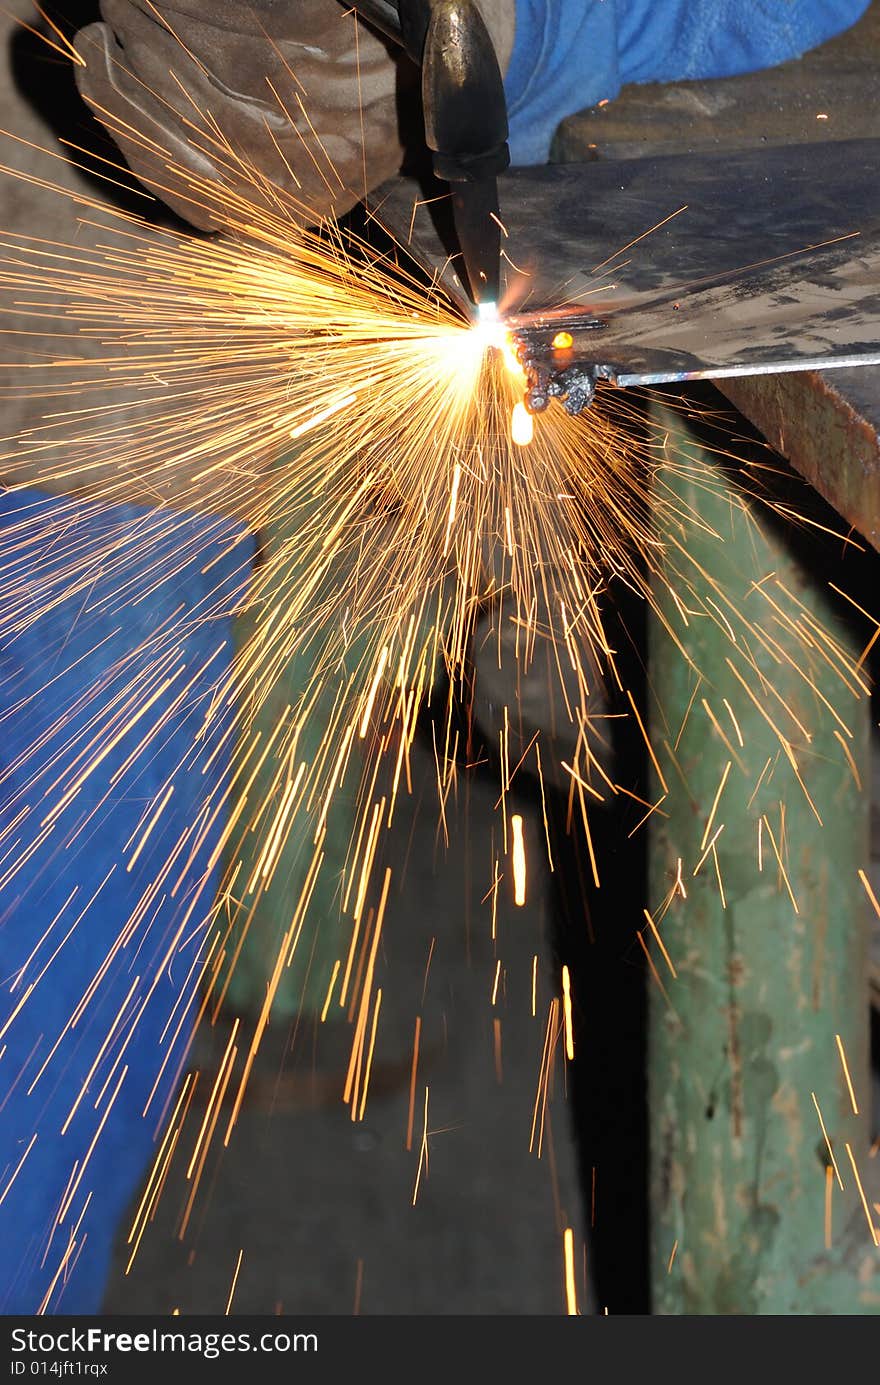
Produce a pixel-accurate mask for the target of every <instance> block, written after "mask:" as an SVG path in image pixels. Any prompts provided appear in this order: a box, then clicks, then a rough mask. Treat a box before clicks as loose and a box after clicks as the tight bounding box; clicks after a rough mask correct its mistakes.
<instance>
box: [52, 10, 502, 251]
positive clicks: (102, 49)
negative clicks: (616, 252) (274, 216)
mask: <svg viewBox="0 0 880 1385" xmlns="http://www.w3.org/2000/svg"><path fill="white" fill-rule="evenodd" d="M479 4H480V9H481V11H482V13H483V17H484V19H485V21H486V24H487V27H488V28H489V30H490V33H491V34H492V37H493V40H494V42H495V46H496V50H497V52H498V57H499V61H500V63H501V65H502V69H504V68H505V67H506V65H507V63H508V61H509V58H510V53H511V50H512V47H513V32H514V22H515V0H479ZM101 13H102V15H103V18H104V21H105V22H104V23H100V24H90V25H88V26H87V27H86V28H84V29H82V30H80V32H79V34H78V35H77V37H76V50H77V52H78V54H79V55H80V57H81V58H82V59H83V60H84V61H85V63H86V66H85V67H77V69H76V76H77V83H78V86H79V90H80V93H81V94H82V96H83V97H84V98H85V100H86V101H87V102H88V103H89V105H90V106H91V108H92V110H93V112H94V114H95V115H96V116H97V118H98V119H99V120H100V121H101V122H102V124H103V125H104V126H105V127H106V128H107V130H108V131H109V133H110V134H111V135H112V136H113V138H114V139H115V141H116V143H117V144H118V145H119V147H120V149H121V150H122V152H123V154H124V155H125V158H126V161H127V162H128V164H129V166H130V167H131V169H132V171H133V172H134V173H135V175H136V176H137V177H138V178H139V179H140V180H141V182H143V183H145V184H146V185H147V186H148V187H149V188H150V190H151V191H152V192H155V193H156V194H157V195H158V196H160V197H161V198H162V200H163V201H165V202H167V203H168V205H169V206H171V207H172V208H173V209H174V210H175V211H176V212H177V213H178V214H179V215H180V216H182V217H183V218H184V219H185V220H187V221H189V222H191V223H192V224H193V225H195V226H199V227H202V228H203V229H205V230H218V229H221V228H222V227H223V226H224V224H226V223H228V222H234V221H235V220H236V219H237V217H236V213H235V198H236V194H238V195H239V196H241V197H242V198H243V199H244V202H245V204H246V205H248V206H252V205H253V204H254V202H255V201H256V202H257V203H260V204H262V205H263V206H268V207H271V206H272V205H275V206H277V204H278V198H279V191H278V190H280V192H281V195H282V197H283V201H284V204H285V207H286V210H287V211H288V212H289V213H291V214H293V215H294V216H295V217H296V218H297V219H299V220H301V221H303V222H304V223H306V224H314V223H316V222H317V221H319V220H320V219H321V218H322V217H324V216H326V215H327V214H329V213H335V214H336V215H342V214H343V213H344V212H346V211H348V210H349V209H350V208H351V207H352V206H354V204H355V203H356V202H357V201H359V200H360V198H361V197H363V196H364V195H365V193H366V192H367V191H369V190H370V189H371V188H374V187H376V186H378V184H379V183H381V182H384V181H385V179H387V178H389V177H391V176H392V175H393V174H394V173H396V172H397V171H398V169H399V168H400V164H401V159H402V155H403V144H402V141H401V135H400V131H399V114H398V94H399V92H401V91H402V90H404V89H405V87H406V85H407V84H408V85H410V86H414V85H415V84H417V82H418V73H417V72H416V70H415V69H414V68H413V67H412V65H411V64H409V63H408V61H407V60H406V58H405V57H404V56H403V55H402V53H401V52H400V51H399V50H398V49H397V48H396V47H395V46H394V45H393V44H392V43H390V42H389V41H387V40H385V39H384V38H383V37H382V36H381V35H377V34H376V33H375V32H374V31H372V30H371V29H370V28H369V27H368V26H367V25H366V24H364V23H362V22H361V21H360V20H358V19H356V18H355V16H354V14H353V13H352V12H351V10H350V9H349V10H346V9H344V8H343V5H342V4H341V3H339V0H242V3H240V4H230V3H223V0H214V3H208V0H156V2H155V3H151V0H101ZM264 180H267V183H268V186H267V185H266V183H265V182H264ZM365 183H366V186H365ZM218 184H219V185H220V186H219V187H218ZM261 185H262V186H261Z"/></svg>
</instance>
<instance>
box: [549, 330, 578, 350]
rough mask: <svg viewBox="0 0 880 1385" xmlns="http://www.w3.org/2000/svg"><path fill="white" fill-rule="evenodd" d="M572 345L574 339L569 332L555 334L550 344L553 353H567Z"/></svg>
mask: <svg viewBox="0 0 880 1385" xmlns="http://www.w3.org/2000/svg"><path fill="white" fill-rule="evenodd" d="M573 345H574V337H573V336H572V335H571V332H557V333H556V336H555V337H554V338H553V342H552V346H553V350H554V351H568V350H569V349H570V348H571V347H572V346H573Z"/></svg>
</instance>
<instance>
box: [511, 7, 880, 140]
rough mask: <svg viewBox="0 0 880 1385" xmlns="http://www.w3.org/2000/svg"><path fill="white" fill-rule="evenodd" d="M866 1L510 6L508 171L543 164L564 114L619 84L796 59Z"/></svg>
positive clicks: (729, 72)
mask: <svg viewBox="0 0 880 1385" xmlns="http://www.w3.org/2000/svg"><path fill="white" fill-rule="evenodd" d="M867 7H868V0H517V2H516V36H515V40H514V47H513V54H512V56H511V61H510V66H509V68H508V72H507V77H506V79H505V84H504V85H505V91H506V94H507V104H508V113H509V117H510V152H511V158H512V160H513V162H514V163H515V164H535V163H543V162H544V161H545V160H546V159H547V157H548V155H549V152H550V142H551V140H552V138H553V134H554V132H555V130H556V127H557V125H558V124H559V122H560V121H561V120H564V119H565V117H566V116H568V115H572V114H573V113H574V112H575V111H579V110H583V109H584V108H585V107H587V106H594V105H596V103H597V102H599V101H602V100H605V99H608V100H611V99H612V98H613V97H615V96H616V95H617V93H618V92H619V90H620V88H621V86H622V85H623V84H624V83H625V82H671V81H683V80H685V79H688V78H691V79H695V78H709V77H730V76H734V75H735V74H737V73H740V72H753V71H755V70H757V69H759V68H763V67H773V66H774V65H775V64H776V63H781V62H785V61H786V60H787V59H788V58H794V57H798V56H799V55H800V54H801V53H805V52H807V50H808V49H810V48H814V47H815V46H816V45H817V44H819V43H824V41H825V40H826V39H829V38H832V37H833V35H835V34H839V33H841V32H842V31H843V30H844V29H848V28H849V27H850V25H852V24H854V23H855V22H856V20H857V19H859V18H860V17H861V16H862V14H864V12H865V10H866V9H867Z"/></svg>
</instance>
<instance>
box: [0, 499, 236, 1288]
mask: <svg viewBox="0 0 880 1385" xmlns="http://www.w3.org/2000/svg"><path fill="white" fill-rule="evenodd" d="M252 554H253V544H252V541H251V539H250V538H249V537H247V536H246V535H245V533H244V532H243V531H242V530H241V529H240V528H239V527H237V526H236V525H234V524H232V523H231V522H230V521H228V520H223V519H216V518H194V517H182V516H180V515H172V514H170V513H168V512H162V511H145V510H141V509H139V508H136V507H133V506H112V507H109V508H108V507H102V508H101V509H100V510H99V509H98V508H97V507H96V506H94V505H89V504H88V503H83V502H80V501H72V500H65V499H56V498H49V497H46V496H42V495H39V494H37V493H34V492H29V493H18V494H15V495H7V496H4V497H2V498H0V882H2V889H0V1029H2V1028H3V1026H4V1025H5V1024H6V1021H7V1019H8V1017H9V1016H10V1015H11V1014H13V1012H14V1011H15V1009H16V1006H17V1005H18V1004H19V1002H20V1001H21V999H22V996H23V995H25V994H26V992H27V988H28V986H29V985H31V984H34V983H36V984H35V987H34V990H33V992H32V993H31V994H30V995H29V996H28V997H27V999H26V1000H25V1002H24V1004H23V1005H22V1006H21V1009H20V1011H19V1013H18V1014H17V1015H16V1016H15V1018H14V1019H13V1020H12V1022H11V1024H9V1027H8V1029H7V1030H6V1033H5V1034H4V1035H3V1038H2V1039H0V1050H2V1057H0V1106H2V1111H0V1200H2V1202H0V1247H2V1251H0V1311H2V1312H5V1313H13V1312H25V1313H29V1312H33V1311H34V1310H35V1309H36V1308H37V1307H38V1306H39V1304H40V1302H41V1301H42V1299H43V1296H44V1295H45V1293H46V1292H47V1289H48V1288H49V1286H50V1285H51V1283H52V1279H53V1277H54V1276H55V1275H56V1274H57V1272H58V1269H59V1265H60V1264H61V1262H62V1260H63V1258H64V1255H65V1252H66V1251H67V1248H68V1246H69V1245H70V1243H71V1239H73V1240H74V1241H75V1245H74V1246H73V1249H72V1251H71V1253H70V1257H69V1264H72V1263H73V1261H74V1260H76V1265H75V1268H74V1270H73V1272H72V1273H69V1274H68V1273H67V1272H66V1271H65V1272H62V1274H61V1275H60V1276H59V1277H58V1280H57V1283H56V1286H55V1289H54V1292H53V1293H52V1295H51V1300H50V1302H49V1304H48V1308H49V1311H61V1312H65V1313H92V1312H96V1311H97V1310H98V1309H99V1307H100V1303H101V1297H102V1292H103V1287H104V1284H105V1281H106V1276H107V1271H108V1266H109V1261H110V1252H111V1245H112V1240H113V1236H114V1233H115V1231H116V1229H117V1227H118V1225H119V1224H120V1222H121V1220H122V1217H123V1214H124V1212H125V1209H126V1206H127V1205H128V1203H129V1201H130V1199H131V1198H132V1196H133V1194H134V1192H135V1189H136V1186H137V1184H138V1182H139V1180H140V1179H141V1177H142V1175H143V1173H144V1170H145V1168H146V1166H147V1164H148V1162H149V1161H150V1158H151V1152H152V1150H153V1142H154V1138H155V1135H156V1132H157V1129H159V1128H160V1124H161V1115H162V1111H163V1108H164V1105H165V1101H166V1099H167V1097H168V1095H169V1093H170V1092H171V1090H172V1088H173V1084H174V1082H175V1079H176V1077H177V1074H178V1069H179V1067H180V1063H181V1061H182V1058H183V1054H184V1051H185V1048H186V1044H187V1041H188V1038H189V1033H190V1029H191V1018H192V1012H191V997H192V994H193V990H194V985H195V976H196V971H197V966H196V969H195V970H194V969H193V968H194V964H195V963H196V958H197V954H198V950H199V948H200V946H203V945H204V939H205V928H204V921H205V918H206V916H207V915H208V913H209V911H210V908H211V905H212V902H213V894H214V890H215V888H216V883H217V882H216V879H215V878H214V876H215V874H216V872H213V873H210V872H208V871H207V870H206V863H207V860H208V857H209V855H210V853H211V851H212V849H213V847H214V846H215V844H216V841H217V835H218V833H219V831H220V830H221V826H222V820H221V819H218V820H217V821H216V822H215V823H214V825H213V826H212V827H211V828H210V830H208V831H207V832H205V833H204V835H203V840H202V841H201V843H200V845H199V846H198V848H197V849H196V850H195V851H194V852H193V853H192V859H191V860H189V861H188V862H187V857H188V855H189V846H188V847H187V850H186V851H185V852H183V853H182V854H181V856H180V858H179V860H178V862H177V864H176V865H175V866H174V868H173V869H172V870H170V871H169V874H168V877H167V879H166V880H165V881H164V882H162V884H161V886H160V888H159V889H157V890H156V893H155V896H154V897H153V898H150V899H148V902H147V905H146V907H144V908H143V909H142V912H141V915H140V917H139V919H137V921H136V923H135V926H134V927H133V928H132V929H131V930H130V936H125V935H124V930H125V926H126V924H127V923H128V921H129V920H130V919H131V918H132V916H133V913H134V911H135V909H136V906H137V905H138V903H139V901H142V900H143V898H144V895H145V891H146V890H147V889H148V887H149V886H150V884H151V883H152V882H155V881H157V880H159V879H160V877H161V872H162V867H163V865H164V864H165V863H167V862H168V861H169V859H170V858H171V857H172V854H173V852H174V849H175V846H176V844H177V843H178V842H179V841H180V839H181V837H182V835H183V834H185V833H187V832H189V833H190V834H191V835H190V838H189V841H190V842H192V841H194V836H195V833H196V829H197V828H198V827H202V828H204V827H205V825H206V824H205V821H204V819H203V818H202V817H200V815H203V814H204V810H205V807H206V805H207V804H209V803H211V804H214V803H215V802H216V798H217V795H218V793H220V792H222V789H223V787H224V784H225V782H226V779H227V775H228V764H229V754H228V747H224V753H222V754H220V755H217V756H215V757H214V760H213V762H212V763H211V764H210V768H209V769H208V770H207V772H206V773H202V770H203V768H204V767H205V765H206V764H207V763H208V760H209V757H210V752H211V750H212V749H213V748H214V747H215V746H216V745H217V738H218V737H219V736H222V735H223V732H224V731H225V730H226V729H227V728H228V725H229V722H228V716H229V712H228V709H226V710H224V709H214V711H213V712H212V715H211V717H210V719H209V722H208V726H207V730H206V727H205V719H206V713H207V712H208V709H209V706H210V704H211V694H212V692H213V690H214V689H215V688H216V686H217V684H218V683H219V682H220V681H221V680H222V678H223V675H224V673H225V672H226V671H227V670H228V668H229V664H230V658H231V626H232V610H233V607H234V604H235V598H236V595H237V594H238V593H240V591H241V589H242V586H243V583H244V581H245V580H246V577H247V574H248V572H249V569H250V562H251V558H252ZM154 694H156V698H155V701H154V702H153V703H152V705H151V706H150V707H149V709H148V710H147V711H144V710H143V709H144V706H145V704H146V703H148V702H149V700H150V698H151V697H153V695H154ZM138 711H140V712H141V716H140V720H138V721H134V720H133V718H134V716H135V714H136V713H137V712H138ZM139 747H140V748H139ZM133 752H134V753H133ZM102 756H103V758H101V757H102ZM95 761H98V763H97V765H95ZM90 766H93V767H92V768H91V769H90ZM83 775H86V777H85V778H84V779H83V780H82V783H81V786H80V787H79V789H78V792H77V793H76V794H75V795H74V796H73V798H72V799H71V801H70V802H69V803H68V804H67V805H66V806H62V809H61V811H60V812H58V813H57V815H56V816H53V810H54V809H55V808H57V807H58V805H60V804H61V802H62V796H63V794H64V792H65V790H66V789H67V788H68V787H69V786H71V785H72V784H74V783H76V782H77V780H78V779H79V778H81V777H82V776H83ZM169 786H173V787H172V788H171V792H170V797H168V800H167V804H166V806H165V808H164V810H163V811H162V813H161V816H160V817H159V818H158V820H157V821H156V824H155V827H154V828H153V830H152V831H151V832H150V834H149V836H148V837H147V840H146V845H145V846H144V847H143V849H142V850H141V852H140V854H139V856H138V857H137V860H136V862H135V864H134V867H133V868H132V869H126V866H127V865H128V864H130V862H131V858H132V855H133V852H134V850H135V849H136V846H137V843H138V841H139V840H140V838H141V837H142V836H143V835H144V832H145V830H146V827H147V825H148V823H149V821H150V818H151V808H150V805H151V804H155V803H158V802H161V800H162V798H163V797H164V796H165V794H166V793H168V789H169ZM47 826H48V827H49V830H48V832H47V831H46V827H47ZM29 853H31V854H29ZM22 862H23V864H22ZM13 864H17V865H18V869H17V870H16V872H15V873H14V874H13V875H12V876H11V877H9V878H6V873H7V872H8V871H9V870H10V867H11V866H12V865H13ZM175 885H176V886H177V888H176V892H175V893H174V896H173V897H172V888H173V887H174V886H175ZM90 901H91V902H90ZM190 909H191V913H190V917H189V919H188V920H187V922H186V926H185V928H184V931H183V934H182V935H181V937H180V938H179V940H178V942H177V943H176V944H174V939H175V935H176V933H177V932H178V930H179V929H180V926H181V923H182V922H183V920H184V919H185V917H186V915H187V912H188V911H189V910H190ZM115 945H118V946H117V951H116V955H115V957H114V958H113V960H112V961H111V962H110V964H109V966H108V967H107V969H106V973H105V974H104V975H103V976H101V977H100V978H99V980H98V983H97V985H96V986H95V987H94V993H93V994H91V995H90V996H89V989H90V987H91V986H92V984H93V982H94V980H95V977H96V975H97V974H98V972H99V969H100V967H101V965H102V963H103V962H104V961H105V959H106V958H107V957H108V955H109V954H110V953H111V951H112V949H113V948H114V946H115ZM169 948H170V949H171V952H172V954H173V960H171V961H170V962H169V963H168V964H166V965H165V966H164V967H163V966H162V965H161V964H162V961H163V958H165V956H166V953H167V952H168V951H169ZM28 958H30V960H29V961H27V959H28ZM26 961H27V965H26V966H24V970H23V971H22V967H23V965H24V964H25V962H26ZM154 983H155V984H154ZM151 988H152V990H151ZM84 996H89V998H88V999H87V1003H86V1004H85V1006H84V1008H83V1010H82V1014H81V1016H80V1017H79V1018H78V1020H77V1022H76V1024H75V1025H73V1026H70V1024H69V1021H70V1020H71V1017H72V1016H73V1015H75V1013H76V1011H77V1007H78V1005H79V1004H80V1002H81V1000H82V999H83V997H84ZM178 999H180V1002H181V1003H180V1005H179V1007H178V1009H177V1011H176V1013H175V1014H174V1020H173V1023H172V1025H171V1026H170V1028H168V1029H167V1032H166V1026H167V1024H168V1020H169V1017H170V1016H171V1015H172V1012H173V1011H174V1009H175V1004H176V1003H177V1001H178ZM117 1016H119V1018H118V1020H117ZM114 1021H116V1023H115V1026H114ZM178 1026H179V1027H178ZM108 1034H109V1035H110V1042H109V1043H108V1044H107V1045H106V1049H105V1052H104V1053H103V1055H102V1056H101V1057H100V1061H99V1062H98V1063H97V1066H96V1067H95V1070H94V1072H93V1074H92V1076H91V1080H90V1081H89V1085H88V1091H87V1092H86V1093H85V1095H84V1096H83V1098H82V1100H81V1101H80V1104H79V1106H78V1108H77V1110H76V1114H75V1115H74V1118H73V1120H72V1121H71V1123H70V1125H69V1127H68V1129H67V1131H66V1133H64V1134H62V1133H61V1128H62V1126H63V1125H64V1123H65V1120H66V1118H67V1116H68V1113H69V1112H70V1110H71V1107H72V1106H73V1104H74V1102H75V1100H76V1098H77V1096H78V1095H79V1093H80V1090H81V1088H82V1086H83V1083H84V1081H85V1079H86V1077H87V1075H88V1074H89V1072H90V1070H91V1069H92V1067H93V1065H94V1063H95V1059H96V1057H98V1055H99V1053H100V1050H101V1047H102V1045H104V1043H105V1040H106V1039H107V1037H108ZM59 1039H60V1041H59ZM56 1044H57V1046H56ZM4 1045H5V1047H4ZM163 1063H164V1070H163V1075H162V1079H161V1081H160V1083H159V1087H158V1089H157V1091H156V1093H155V1095H154V1096H153V1099H152V1102H151V1103H150V1108H149V1112H148V1114H147V1116H146V1118H145V1117H144V1116H143V1114H142V1113H143V1111H144V1108H145V1106H146V1104H147V1101H148V1097H149V1095H150V1092H151V1089H152V1088H153V1085H154V1083H155V1081H156V1078H157V1075H158V1073H159V1070H160V1068H161V1067H162V1065H163ZM126 1065H127V1072H126V1073H125V1077H124V1078H123V1079H122V1083H121V1086H119V1089H118V1094H117V1095H116V1099H115V1102H114V1103H113V1105H112V1109H110V1111H109V1115H108V1114H107V1112H108V1106H109V1105H110V1101H111V1098H112V1097H113V1094H114V1092H115V1091H116V1088H117V1084H118V1082H119V1080H120V1076H121V1074H122V1072H123V1068H124V1067H126ZM108 1079H109V1080H108ZM105 1083H106V1084H107V1085H106V1090H104V1092H103V1097H101V1093H102V1088H104V1087H105ZM99 1098H100V1100H99ZM96 1102H97V1103H98V1104H97V1109H96ZM105 1118H106V1123H105V1124H104V1126H103V1129H102V1131H101V1135H100V1138H99V1139H98V1141H97V1143H96V1144H95V1147H94V1150H93V1152H92V1153H91V1155H90V1157H89V1160H88V1164H87V1166H86V1168H85V1170H84V1171H83V1162H84V1160H85V1158H86V1156H87V1154H88V1150H89V1146H90V1144H91V1143H92V1139H93V1136H94V1134H95V1132H96V1130H97V1129H98V1127H99V1126H100V1125H101V1123H102V1121H104V1120H105ZM35 1134H36V1140H34V1138H33V1137H34V1135H35ZM22 1158H23V1159H24V1162H23V1163H22V1162H21V1161H22ZM77 1161H78V1162H77ZM19 1164H20V1171H19V1172H18V1174H17V1175H16V1169H17V1168H18V1166H19ZM13 1179H14V1181H11V1180H13ZM7 1187H8V1192H7V1194H6V1196H5V1197H4V1196H3V1194H4V1189H6V1188H7ZM65 1191H66V1192H67V1198H68V1199H70V1194H71V1192H73V1197H72V1199H71V1200H70V1206H69V1207H68V1208H67V1209H66V1210H65V1213H64V1216H63V1217H62V1219H61V1222H60V1224H58V1225H57V1226H56V1225H54V1224H55V1222H56V1221H57V1217H58V1212H59V1209H60V1207H61V1205H62V1201H63V1199H64V1197H65ZM89 1195H91V1196H90V1198H89ZM87 1200H88V1206H87V1207H86V1211H85V1215H84V1216H83V1218H82V1221H81V1223H80V1225H79V1227H78V1229H77V1230H75V1231H74V1228H75V1227H76V1223H77V1221H78V1219H79V1217H80V1214H81V1212H82V1210H83V1207H84V1206H85V1204H86V1202H87ZM53 1226H54V1231H53Z"/></svg>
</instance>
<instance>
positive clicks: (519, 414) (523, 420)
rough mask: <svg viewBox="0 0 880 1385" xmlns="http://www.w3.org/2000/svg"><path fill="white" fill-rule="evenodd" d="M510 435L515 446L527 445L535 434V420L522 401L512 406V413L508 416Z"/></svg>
mask: <svg viewBox="0 0 880 1385" xmlns="http://www.w3.org/2000/svg"><path fill="white" fill-rule="evenodd" d="M510 436H511V437H512V438H513V441H514V442H515V443H516V445H517V447H528V445H529V443H530V442H531V441H532V438H533V437H534V436H535V420H534V419H533V418H532V415H531V414H530V413H529V411H528V409H527V408H526V406H525V404H523V403H522V402H520V403H519V404H514V406H513V413H512V414H511V416H510Z"/></svg>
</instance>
